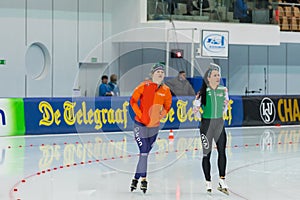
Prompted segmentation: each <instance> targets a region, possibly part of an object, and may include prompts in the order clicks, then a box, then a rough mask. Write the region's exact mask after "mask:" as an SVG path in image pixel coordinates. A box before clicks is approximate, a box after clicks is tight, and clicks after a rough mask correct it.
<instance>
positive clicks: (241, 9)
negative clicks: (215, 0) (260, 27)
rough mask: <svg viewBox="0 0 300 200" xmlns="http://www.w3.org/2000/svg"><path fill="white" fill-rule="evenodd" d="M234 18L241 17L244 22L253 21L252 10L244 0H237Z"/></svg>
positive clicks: (234, 7)
mask: <svg viewBox="0 0 300 200" xmlns="http://www.w3.org/2000/svg"><path fill="white" fill-rule="evenodd" d="M233 9H234V11H233V18H234V19H239V20H240V22H242V23H252V14H251V10H250V9H248V6H247V3H246V2H245V1H244V0H235V1H234V6H233Z"/></svg>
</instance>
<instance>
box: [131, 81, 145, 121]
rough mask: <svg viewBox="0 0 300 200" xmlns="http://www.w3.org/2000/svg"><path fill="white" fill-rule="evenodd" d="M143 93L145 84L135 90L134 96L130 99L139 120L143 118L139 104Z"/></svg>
mask: <svg viewBox="0 0 300 200" xmlns="http://www.w3.org/2000/svg"><path fill="white" fill-rule="evenodd" d="M143 91H144V83H141V84H140V85H138V86H137V87H136V88H135V89H134V91H133V93H132V96H131V98H130V105H131V107H132V109H133V112H134V113H135V114H136V116H137V117H138V118H142V111H141V109H140V107H139V105H138V102H139V99H140V97H141V95H142V93H143Z"/></svg>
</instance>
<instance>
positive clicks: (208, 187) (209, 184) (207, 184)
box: [206, 181, 212, 194]
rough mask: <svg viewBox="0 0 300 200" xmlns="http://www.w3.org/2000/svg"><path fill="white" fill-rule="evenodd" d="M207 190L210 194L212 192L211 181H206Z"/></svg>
mask: <svg viewBox="0 0 300 200" xmlns="http://www.w3.org/2000/svg"><path fill="white" fill-rule="evenodd" d="M206 191H207V193H208V194H211V191H212V185H211V181H206Z"/></svg>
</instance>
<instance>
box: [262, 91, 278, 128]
mask: <svg viewBox="0 0 300 200" xmlns="http://www.w3.org/2000/svg"><path fill="white" fill-rule="evenodd" d="M259 111H260V117H261V119H262V120H263V121H264V122H265V124H271V123H273V122H274V120H275V117H276V109H275V104H274V103H273V101H272V100H271V99H270V98H268V97H265V98H263V100H262V101H261V103H260V108H259Z"/></svg>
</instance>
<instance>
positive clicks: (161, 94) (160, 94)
mask: <svg viewBox="0 0 300 200" xmlns="http://www.w3.org/2000/svg"><path fill="white" fill-rule="evenodd" d="M157 94H158V95H159V96H162V97H164V96H166V95H165V94H163V93H160V92H158V93H157Z"/></svg>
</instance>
